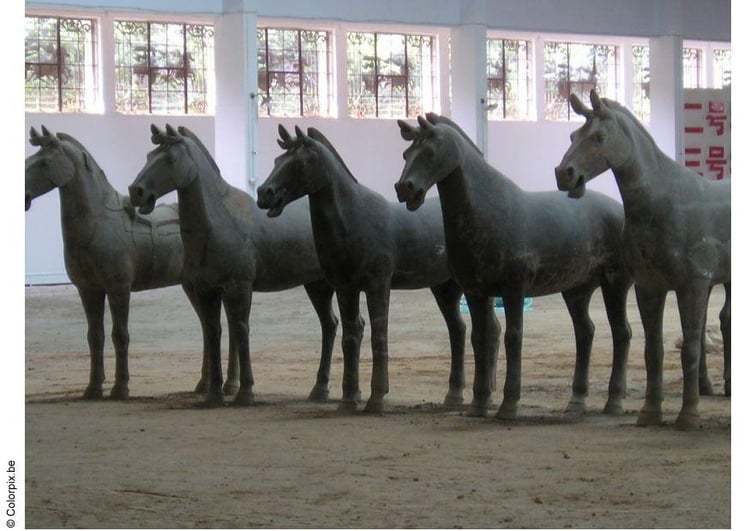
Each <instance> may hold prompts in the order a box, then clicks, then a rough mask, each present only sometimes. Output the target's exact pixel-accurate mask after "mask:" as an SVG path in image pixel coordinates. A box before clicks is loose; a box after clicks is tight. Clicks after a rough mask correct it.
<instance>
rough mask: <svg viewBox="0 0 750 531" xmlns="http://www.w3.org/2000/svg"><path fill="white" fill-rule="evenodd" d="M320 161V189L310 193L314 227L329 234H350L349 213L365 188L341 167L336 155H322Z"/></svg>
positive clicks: (317, 176) (318, 177)
mask: <svg viewBox="0 0 750 531" xmlns="http://www.w3.org/2000/svg"><path fill="white" fill-rule="evenodd" d="M321 158H322V161H323V163H322V164H321V170H320V172H319V173H318V174H317V175H316V176H315V177H316V179H319V183H318V184H319V185H320V186H319V187H318V188H317V190H316V191H314V192H312V193H310V194H308V195H309V200H310V215H311V216H312V218H313V219H314V220H315V223H314V224H313V225H314V226H315V225H317V226H318V228H322V230H324V231H327V232H328V231H335V232H336V233H342V232H347V230H348V223H347V221H348V218H349V215H348V214H347V211H348V210H350V207H351V206H352V205H353V204H354V203H355V202H356V201H357V200H358V199H359V198H360V197H361V196H362V194H363V191H365V192H366V189H365V188H364V187H362V186H361V185H360V184H359V183H357V181H355V180H354V179H353V178H352V176H351V175H350V174H349V172H348V171H347V170H346V169H345V168H342V167H341V164H340V163H339V162H338V161H337V160H336V159H335V157H334V156H333V155H330V154H321Z"/></svg>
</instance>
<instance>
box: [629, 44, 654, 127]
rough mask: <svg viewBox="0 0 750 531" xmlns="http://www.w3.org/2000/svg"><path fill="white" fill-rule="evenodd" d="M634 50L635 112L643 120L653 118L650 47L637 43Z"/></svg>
mask: <svg viewBox="0 0 750 531" xmlns="http://www.w3.org/2000/svg"><path fill="white" fill-rule="evenodd" d="M632 52H633V105H632V108H633V113H634V114H635V115H636V116H637V117H638V119H640V120H641V121H644V122H648V121H649V120H650V119H651V94H650V90H651V86H650V83H651V70H650V66H649V47H648V46H640V45H636V46H633V48H632Z"/></svg>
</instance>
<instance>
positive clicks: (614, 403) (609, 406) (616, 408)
mask: <svg viewBox="0 0 750 531" xmlns="http://www.w3.org/2000/svg"><path fill="white" fill-rule="evenodd" d="M604 414H605V415H622V401H620V400H608V401H607V403H606V404H605V406H604Z"/></svg>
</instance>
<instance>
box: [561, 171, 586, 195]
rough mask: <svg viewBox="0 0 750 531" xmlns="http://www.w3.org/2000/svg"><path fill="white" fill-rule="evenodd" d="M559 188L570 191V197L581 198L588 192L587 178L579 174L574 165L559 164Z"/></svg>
mask: <svg viewBox="0 0 750 531" xmlns="http://www.w3.org/2000/svg"><path fill="white" fill-rule="evenodd" d="M555 180H556V181H557V189H558V190H560V191H562V192H568V197H573V198H576V199H577V198H579V197H581V196H582V195H583V194H584V193H585V192H586V178H585V177H584V176H583V175H582V174H577V172H576V170H575V168H574V167H573V166H565V167H563V166H557V167H556V168H555Z"/></svg>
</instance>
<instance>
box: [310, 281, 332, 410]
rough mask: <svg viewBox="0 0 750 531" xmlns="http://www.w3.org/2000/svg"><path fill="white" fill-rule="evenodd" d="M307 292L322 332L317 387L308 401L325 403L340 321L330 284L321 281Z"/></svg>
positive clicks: (312, 285)
mask: <svg viewBox="0 0 750 531" xmlns="http://www.w3.org/2000/svg"><path fill="white" fill-rule="evenodd" d="M305 291H306V292H307V296H308V297H309V298H310V302H312V305H313V308H314V309H315V313H316V314H317V316H318V320H319V321H320V330H321V346H320V365H319V366H318V372H317V375H316V378H315V385H314V386H313V388H312V390H311V391H310V394H309V395H308V397H307V399H308V400H310V401H312V402H325V401H326V400H328V395H329V389H328V386H329V382H330V377H331V358H332V356H333V347H334V343H335V341H336V330H337V329H338V326H339V320H338V317H336V315H335V314H334V313H333V287H332V286H331V285H330V284H328V282H326V281H324V280H320V281H317V282H311V283H309V284H305Z"/></svg>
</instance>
